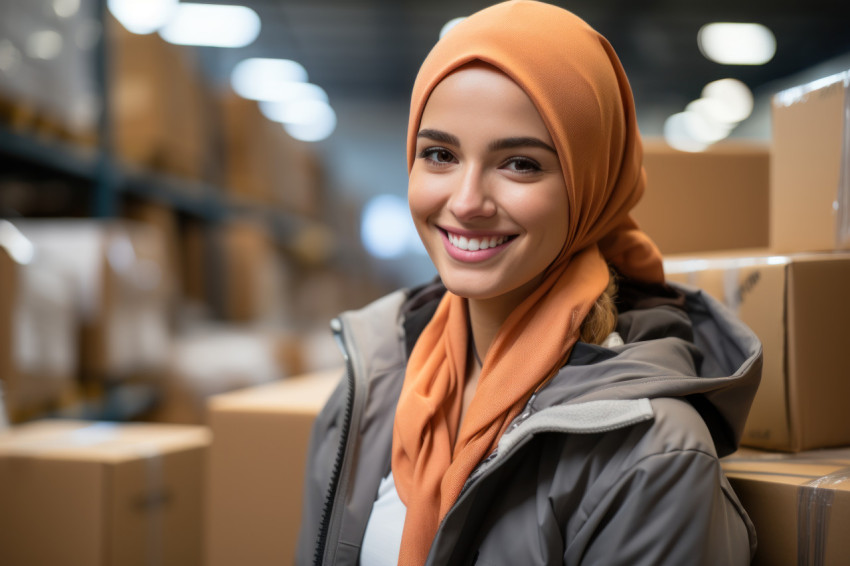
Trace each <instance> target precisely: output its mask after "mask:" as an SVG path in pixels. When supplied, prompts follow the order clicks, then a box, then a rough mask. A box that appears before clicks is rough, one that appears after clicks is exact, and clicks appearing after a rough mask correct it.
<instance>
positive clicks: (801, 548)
mask: <svg viewBox="0 0 850 566" xmlns="http://www.w3.org/2000/svg"><path fill="white" fill-rule="evenodd" d="M846 481H850V467H846V468H841V469H838V470H836V471H834V472H832V473H831V474H827V475H825V476H823V477H820V478H817V479H813V480H811V481H810V482H808V483H805V484H803V485H802V486H800V490H799V492H797V564H798V565H801V566H802V565H805V566H826V563H827V562H826V552H825V551H826V543H827V533H828V529H827V527H828V525H829V512H830V510H831V508H832V503H833V499H834V498H835V490H834V489H833V488H834V487H836V486H838V485H839V484H841V483H843V482H846Z"/></svg>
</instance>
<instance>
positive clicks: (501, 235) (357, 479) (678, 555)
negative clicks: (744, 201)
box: [298, 0, 761, 566]
mask: <svg viewBox="0 0 850 566" xmlns="http://www.w3.org/2000/svg"><path fill="white" fill-rule="evenodd" d="M641 158H642V154H641V145H640V139H639V135H638V131H637V125H636V121H635V117H634V108H633V102H632V96H631V91H630V89H629V85H628V82H627V79H626V76H625V74H624V71H623V69H622V67H621V65H620V63H619V61H618V59H617V57H616V55H615V54H614V51H613V50H612V48H611V46H610V45H609V44H608V42H607V41H606V40H605V39H604V38H603V37H601V36H600V35H599V34H598V33H596V32H595V31H594V30H593V29H591V28H590V27H589V26H588V25H587V24H586V23H584V22H583V21H582V20H580V19H579V18H577V17H576V16H574V15H572V14H571V13H569V12H567V11H565V10H562V9H560V8H556V7H554V6H551V5H547V4H543V3H538V2H532V1H522V0H520V1H512V2H506V3H504V4H498V5H496V6H493V7H490V8H488V9H485V10H483V11H481V12H479V13H477V14H475V15H473V16H471V17H470V18H468V19H467V20H465V21H464V22H462V23H461V24H459V25H458V26H457V27H456V28H455V29H453V30H452V31H451V32H450V33H448V34H447V35H446V36H445V37H444V38H443V39H441V40H440V41H439V42H438V43H437V45H436V46H435V47H434V49H433V51H432V52H431V53H430V54H429V55H428V57H427V59H426V60H425V62H424V64H423V66H422V68H421V70H420V72H419V75H418V77H417V80H416V83H415V85H414V90H413V98H412V104H411V113H410V122H409V131H408V165H409V170H410V185H409V202H410V209H411V213H412V215H413V219H414V221H415V224H416V227H417V230H418V231H419V235H420V237H421V238H422V241H423V243H424V244H425V247H426V249H427V250H428V254H429V256H430V257H431V259H432V261H433V263H434V265H435V266H436V267H437V270H438V272H439V275H440V277H439V280H438V281H436V282H434V283H432V284H429V285H426V286H424V287H421V288H417V289H410V290H402V291H398V292H396V293H394V294H392V295H389V296H388V297H385V298H383V299H381V300H379V301H377V302H376V303H374V304H372V305H370V306H368V307H366V308H365V309H363V310H360V311H356V312H348V313H344V314H343V315H341V316H340V317H339V318H338V319H336V320H335V321H334V323H333V326H334V329H335V332H336V335H337V337H338V339H339V342H340V344H341V345H342V348H343V352H344V355H345V358H346V361H347V366H348V372H347V373H348V375H347V379H344V380H343V381H342V382H341V384H340V386H339V388H338V389H337V391H336V392H335V393H334V395H333V396H332V398H331V400H330V401H329V403H328V405H327V407H326V408H325V409H324V410H323V412H322V413H321V414H320V416H319V417H318V419H317V421H316V424H315V427H314V431H313V438H312V441H311V447H310V455H309V465H308V472H307V485H306V488H305V504H304V513H303V516H302V532H301V538H300V541H299V553H298V563H299V564H305V565H306V564H311V563H313V564H358V563H359V564H363V565H364V566H370V565H373V564H374V565H378V564H403V565H423V564H433V565H437V564H439V565H443V564H451V565H455V564H459V565H465V564H479V565H490V564H505V565H519V564H522V565H529V564H584V565H587V564H598V565H608V566H610V565H616V564H623V565H630V566H634V565H641V564H645V565H659V564H688V565H692V564H718V565H720V564H722V565H735V564H747V563H749V560H750V557H751V554H752V552H753V550H754V548H755V536H754V532H753V529H752V525H751V524H750V522H749V519H748V518H747V516H746V513H745V512H744V510H743V509H742V508H741V505H740V503H739V502H738V499H737V498H736V497H735V494H734V493H733V492H732V490H731V488H730V487H729V484H728V483H727V481H726V479H725V477H724V476H723V473H722V471H721V469H720V466H719V463H718V457H719V456H722V455H725V454H727V453H729V452H731V451H732V450H734V449H735V447H736V445H737V441H738V439H739V437H740V431H741V428H742V426H743V423H744V420H745V418H746V415H747V412H748V410H749V405H750V402H751V399H752V395H753V394H754V392H755V389H756V387H757V384H758V379H759V372H760V364H761V347H760V344H759V342H758V340H757V339H756V338H755V336H754V335H753V334H752V333H751V332H750V331H749V330H748V329H747V328H746V327H744V326H743V325H742V324H741V323H740V322H738V321H737V320H735V319H734V318H733V317H731V316H730V315H729V314H728V313H727V312H725V311H724V310H723V309H722V307H720V306H719V305H718V304H717V303H716V302H714V301H712V300H711V299H710V298H708V297H707V296H705V295H703V294H702V293H700V292H698V291H696V290H686V289H684V288H681V287H675V286H673V285H672V284H671V285H667V284H665V282H664V275H663V269H662V265H661V258H660V255H659V253H658V251H657V249H656V248H655V246H654V245H653V244H652V242H651V240H650V239H649V238H648V237H647V236H646V235H645V234H643V233H642V232H641V231H640V230H639V229H638V228H637V226H636V225H635V223H634V222H633V221H632V220H631V218H630V217H629V210H630V209H631V208H632V207H633V206H634V205H635V203H636V202H637V200H638V199H639V198H640V196H641V194H642V192H643V189H644V174H643V169H642V166H641ZM614 283H616V286H617V287H618V289H617V291H616V293H617V295H616V299H615V297H614V287H615V285H614Z"/></svg>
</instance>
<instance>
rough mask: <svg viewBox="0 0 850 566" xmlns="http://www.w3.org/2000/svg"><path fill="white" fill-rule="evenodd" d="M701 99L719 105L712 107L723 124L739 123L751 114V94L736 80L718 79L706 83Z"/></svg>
mask: <svg viewBox="0 0 850 566" xmlns="http://www.w3.org/2000/svg"><path fill="white" fill-rule="evenodd" d="M702 97H703V98H705V99H708V100H712V101H716V102H717V103H719V104H717V105H714V106H713V107H714V108H715V109H717V111H718V112H719V114H718V116H717V117H718V119H720V120H722V121H725V122H729V123H738V122H741V121H743V120H746V119H747V118H748V117H749V116H750V114H752V112H753V93H752V91H750V89H749V87H748V86H747V85H745V84H744V83H742V82H741V81H739V80H737V79H720V80H717V81H712V82H710V83H708V84H707V85H705V88H703V89H702Z"/></svg>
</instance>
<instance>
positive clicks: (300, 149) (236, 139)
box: [219, 91, 324, 218]
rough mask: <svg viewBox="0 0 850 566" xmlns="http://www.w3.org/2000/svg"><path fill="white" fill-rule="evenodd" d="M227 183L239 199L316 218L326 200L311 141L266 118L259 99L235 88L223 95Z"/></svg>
mask: <svg viewBox="0 0 850 566" xmlns="http://www.w3.org/2000/svg"><path fill="white" fill-rule="evenodd" d="M219 96H220V106H221V111H220V113H221V115H222V116H223V126H222V130H223V135H224V140H223V142H224V143H223V146H224V147H223V151H224V155H223V159H222V161H223V162H224V164H225V180H224V184H225V187H227V190H228V191H229V192H230V193H231V194H232V195H234V196H235V197H237V198H238V200H243V201H247V202H252V203H258V204H266V205H271V206H273V207H275V208H277V209H278V210H283V211H286V212H291V213H294V214H297V215H301V216H307V217H311V218H317V217H318V216H319V215H320V214H321V212H322V210H321V207H322V204H323V201H322V199H323V182H324V181H323V172H322V169H321V166H320V160H319V159H318V156H317V154H316V152H315V150H314V149H313V148H312V146H311V144H309V143H306V142H301V141H298V140H295V139H293V138H292V137H290V136H289V134H287V133H286V130H284V128H283V126H282V125H281V124H280V123H277V122H272V121H271V120H268V119H267V118H266V117H265V116H263V114H262V113H261V112H260V109H259V106H258V105H257V102H255V101H253V100H245V99H243V98H240V97H239V96H237V95H236V94H235V93H233V92H231V91H226V92H223V93H221V94H220V95H219Z"/></svg>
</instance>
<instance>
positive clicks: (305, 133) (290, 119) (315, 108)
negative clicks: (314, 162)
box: [282, 100, 336, 142]
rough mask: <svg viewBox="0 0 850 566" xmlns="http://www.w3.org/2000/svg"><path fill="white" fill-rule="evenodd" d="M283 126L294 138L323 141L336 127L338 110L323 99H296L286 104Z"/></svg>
mask: <svg viewBox="0 0 850 566" xmlns="http://www.w3.org/2000/svg"><path fill="white" fill-rule="evenodd" d="M282 117H283V118H284V120H282V122H283V127H284V129H285V130H286V132H287V133H288V134H289V135H290V136H292V137H293V138H295V139H297V140H301V141H307V142H317V141H321V140H323V139H325V138H327V137H328V136H330V135H331V134H332V133H333V131H334V129H336V112H334V110H333V108H331V107H330V105H329V104H328V103H327V102H323V101H321V100H296V101H294V102H291V103H289V104H287V105H286V106H285V115H284V116H282Z"/></svg>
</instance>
